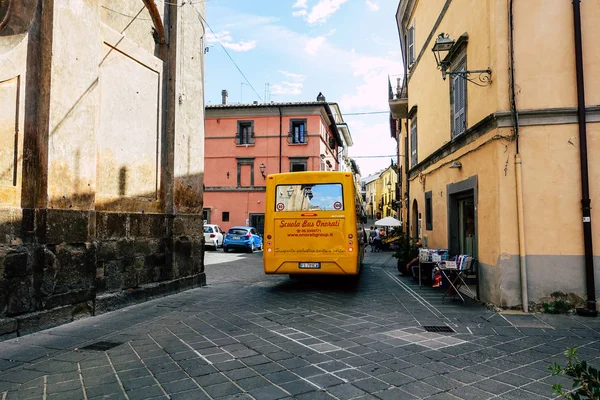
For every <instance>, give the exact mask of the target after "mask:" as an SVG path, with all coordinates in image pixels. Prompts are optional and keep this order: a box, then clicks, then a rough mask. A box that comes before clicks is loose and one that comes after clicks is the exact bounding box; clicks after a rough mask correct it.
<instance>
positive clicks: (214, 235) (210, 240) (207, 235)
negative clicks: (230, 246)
mask: <svg viewBox="0 0 600 400" xmlns="http://www.w3.org/2000/svg"><path fill="white" fill-rule="evenodd" d="M222 246H223V231H222V230H221V228H219V225H204V247H212V248H213V249H214V250H216V249H218V248H219V247H222Z"/></svg>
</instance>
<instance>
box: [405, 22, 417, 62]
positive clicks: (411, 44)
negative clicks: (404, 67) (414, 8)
mask: <svg viewBox="0 0 600 400" xmlns="http://www.w3.org/2000/svg"><path fill="white" fill-rule="evenodd" d="M407 36H408V38H407V44H406V47H407V49H408V55H407V56H408V67H409V68H410V67H411V65H413V64H414V62H415V25H414V23H413V25H412V26H411V27H410V28H408V35H407Z"/></svg>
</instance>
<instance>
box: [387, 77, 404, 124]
mask: <svg viewBox="0 0 600 400" xmlns="http://www.w3.org/2000/svg"><path fill="white" fill-rule="evenodd" d="M392 79H395V80H396V87H395V88H394V87H392V81H391V80H392ZM405 82H406V78H405V76H404V75H395V76H394V75H391V76H390V77H389V79H388V92H389V104H390V112H391V113H392V118H394V119H403V118H406V117H407V116H408V90H407V88H406V84H405Z"/></svg>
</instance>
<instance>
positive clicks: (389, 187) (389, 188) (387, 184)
mask: <svg viewBox="0 0 600 400" xmlns="http://www.w3.org/2000/svg"><path fill="white" fill-rule="evenodd" d="M397 171H398V169H397V164H391V165H390V166H389V167H387V168H386V169H384V170H383V171H382V172H381V174H379V181H380V184H379V187H380V188H381V189H380V190H381V194H380V195H381V199H380V201H381V202H380V206H381V208H380V209H381V217H382V218H383V217H394V218H397V217H398V216H397V214H396V189H397V187H398V172H397Z"/></svg>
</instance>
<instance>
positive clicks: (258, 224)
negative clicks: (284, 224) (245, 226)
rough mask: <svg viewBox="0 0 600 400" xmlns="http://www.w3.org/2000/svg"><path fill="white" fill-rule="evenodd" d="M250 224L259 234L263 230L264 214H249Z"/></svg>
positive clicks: (262, 232)
mask: <svg viewBox="0 0 600 400" xmlns="http://www.w3.org/2000/svg"><path fill="white" fill-rule="evenodd" d="M250 226H251V227H253V228H256V230H257V231H258V233H260V234H261V235H263V234H264V232H265V214H250Z"/></svg>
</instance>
